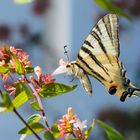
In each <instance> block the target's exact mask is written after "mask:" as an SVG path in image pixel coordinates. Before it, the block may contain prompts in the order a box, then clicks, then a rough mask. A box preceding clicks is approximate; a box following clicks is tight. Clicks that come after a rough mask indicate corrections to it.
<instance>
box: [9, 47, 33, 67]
mask: <svg viewBox="0 0 140 140" xmlns="http://www.w3.org/2000/svg"><path fill="white" fill-rule="evenodd" d="M10 51H11V52H12V53H13V54H15V55H16V57H17V58H18V60H19V61H20V62H21V63H22V64H23V66H24V67H30V66H31V64H32V62H31V61H28V58H29V55H27V54H26V52H24V51H23V50H22V49H16V48H15V47H10ZM11 61H14V59H11ZM11 63H12V64H13V66H15V65H14V63H15V62H11Z"/></svg>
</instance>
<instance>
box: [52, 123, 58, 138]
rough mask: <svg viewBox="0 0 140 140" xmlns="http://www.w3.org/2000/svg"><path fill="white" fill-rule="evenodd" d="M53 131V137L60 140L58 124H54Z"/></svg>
mask: <svg viewBox="0 0 140 140" xmlns="http://www.w3.org/2000/svg"><path fill="white" fill-rule="evenodd" d="M51 131H52V132H53V136H54V137H55V138H59V137H60V134H59V130H58V127H57V124H53V125H52V128H51Z"/></svg>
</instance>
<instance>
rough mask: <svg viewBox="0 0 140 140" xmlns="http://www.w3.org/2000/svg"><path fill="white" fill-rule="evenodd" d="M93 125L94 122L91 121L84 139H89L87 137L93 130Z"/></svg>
mask: <svg viewBox="0 0 140 140" xmlns="http://www.w3.org/2000/svg"><path fill="white" fill-rule="evenodd" d="M94 124H95V120H94V119H93V121H92V123H91V125H90V127H89V128H88V129H87V130H86V131H85V132H84V133H85V139H87V138H88V137H89V135H90V134H91V132H92V130H93V128H94Z"/></svg>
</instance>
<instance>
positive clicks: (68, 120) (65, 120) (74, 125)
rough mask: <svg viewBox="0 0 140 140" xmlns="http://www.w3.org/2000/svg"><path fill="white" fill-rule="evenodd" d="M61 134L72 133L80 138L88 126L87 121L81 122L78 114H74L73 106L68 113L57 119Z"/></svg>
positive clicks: (62, 135)
mask: <svg viewBox="0 0 140 140" xmlns="http://www.w3.org/2000/svg"><path fill="white" fill-rule="evenodd" d="M57 125H58V129H59V134H60V136H61V137H64V136H65V135H68V134H72V135H75V136H77V137H78V138H82V131H83V129H84V128H86V127H87V126H86V121H83V122H81V121H80V119H79V118H78V117H77V115H76V114H74V115H73V110H72V108H71V107H69V108H68V111H67V114H65V115H63V116H62V119H60V120H58V121H57Z"/></svg>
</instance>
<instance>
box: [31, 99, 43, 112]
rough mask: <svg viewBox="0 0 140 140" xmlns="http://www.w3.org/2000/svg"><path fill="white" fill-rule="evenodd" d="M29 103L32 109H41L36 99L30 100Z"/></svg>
mask: <svg viewBox="0 0 140 140" xmlns="http://www.w3.org/2000/svg"><path fill="white" fill-rule="evenodd" d="M30 105H31V107H32V108H33V109H35V110H36V111H40V110H41V108H40V106H39V104H38V102H37V101H33V102H31V103H30Z"/></svg>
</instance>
